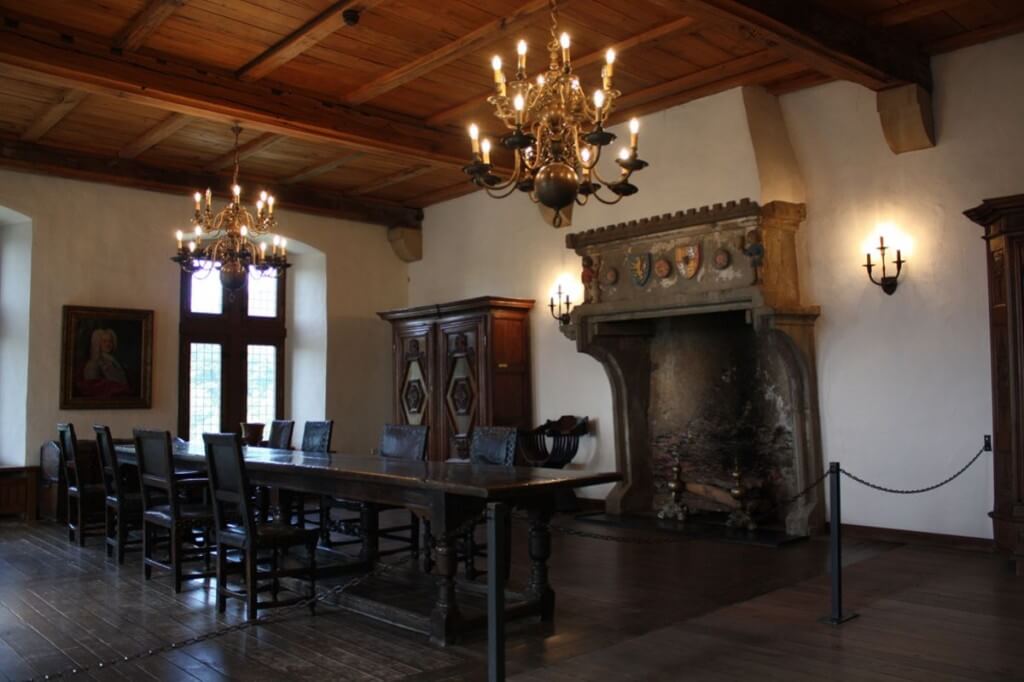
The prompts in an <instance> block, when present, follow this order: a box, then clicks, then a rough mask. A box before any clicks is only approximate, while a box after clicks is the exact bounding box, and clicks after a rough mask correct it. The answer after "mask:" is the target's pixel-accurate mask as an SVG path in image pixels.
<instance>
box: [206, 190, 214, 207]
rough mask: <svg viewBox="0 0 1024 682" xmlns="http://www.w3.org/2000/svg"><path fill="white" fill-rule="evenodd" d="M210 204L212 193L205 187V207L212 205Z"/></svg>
mask: <svg viewBox="0 0 1024 682" xmlns="http://www.w3.org/2000/svg"><path fill="white" fill-rule="evenodd" d="M212 203H213V192H211V191H210V188H209V187H207V188H206V207H207V208H209V207H210V204H212Z"/></svg>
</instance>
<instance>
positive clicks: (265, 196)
mask: <svg viewBox="0 0 1024 682" xmlns="http://www.w3.org/2000/svg"><path fill="white" fill-rule="evenodd" d="M266 200H267V192H266V190H264V191H262V192H260V201H266Z"/></svg>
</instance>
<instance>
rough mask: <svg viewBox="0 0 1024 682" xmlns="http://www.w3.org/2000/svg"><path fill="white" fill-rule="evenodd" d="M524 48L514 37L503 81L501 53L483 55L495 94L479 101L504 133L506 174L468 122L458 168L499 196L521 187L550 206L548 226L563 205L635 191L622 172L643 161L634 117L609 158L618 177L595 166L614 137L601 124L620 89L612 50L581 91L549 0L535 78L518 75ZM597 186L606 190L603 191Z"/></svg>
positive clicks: (561, 217)
mask: <svg viewBox="0 0 1024 682" xmlns="http://www.w3.org/2000/svg"><path fill="white" fill-rule="evenodd" d="M526 50H527V45H526V41H525V40H520V41H519V44H518V46H517V49H516V52H517V54H518V60H517V64H516V75H515V78H514V80H512V81H511V82H507V81H506V80H505V74H504V73H503V72H502V69H501V66H502V62H501V57H499V56H495V57H494V58H493V59H492V60H491V67H492V68H493V70H494V85H495V93H494V94H493V95H492V96H491V97H489V98H488V99H487V101H488V102H490V104H491V105H493V106H494V109H495V115H496V116H497V117H498V118H499V119H501V121H502V123H504V124H505V126H506V127H507V128H508V129H509V130H510V131H511V132H509V133H507V134H506V135H504V136H503V137H502V138H501V144H502V145H503V146H504V147H505V148H506V149H508V150H510V151H511V152H512V153H513V156H514V166H513V169H512V174H511V176H510V177H508V178H506V179H502V178H501V177H499V176H498V175H497V174H496V173H494V172H493V171H494V166H493V164H492V163H491V142H490V140H489V139H486V138H485V139H480V129H479V128H478V127H477V126H476V124H473V125H470V127H469V137H470V140H471V142H472V150H473V161H472V163H470V164H469V165H467V166H466V167H465V168H464V169H463V170H464V171H465V172H466V173H467V174H468V175H469V176H470V177H471V178H472V181H473V182H474V183H475V184H477V185H479V186H480V187H482V188H484V189H485V190H486V191H487V193H488V194H489V195H490V196H492V197H495V198H499V199H503V198H505V197H507V196H509V195H510V194H512V193H513V192H515V191H516V190H519V191H520V192H525V193H527V194H528V195H529V196H530V199H532V200H533V201H534V202H535V203H539V204H541V205H542V206H545V207H547V208H549V209H551V211H553V215H552V217H551V224H552V225H554V226H555V227H560V226H561V225H562V224H564V223H565V221H566V220H567V218H568V216H567V214H566V209H569V208H570V207H571V206H572V204H573V203H574V202H575V203H576V204H579V205H580V206H582V205H584V204H586V203H587V201H588V200H589V199H590V197H594V198H595V199H597V200H598V201H600V202H601V203H604V204H615V203H618V202H619V201H621V200H622V198H623V197H627V196H630V195H632V194H636V192H637V187H636V185H634V184H632V183H631V182H630V178H631V176H632V174H633V173H634V172H635V171H638V170H641V169H643V168H644V167H645V166H647V162H645V161H643V160H641V159H640V158H639V157H638V156H637V142H638V139H639V123H638V122H637V120H636V119H635V118H634V119H631V120H630V122H629V131H630V143H629V146H628V147H623V148H622V149H620V150H619V153H618V157H617V158H616V163H617V164H618V165H619V169H620V172H619V177H618V178H616V179H614V180H606V179H604V178H602V177H601V176H600V175H599V174H598V171H597V164H598V162H599V161H600V160H601V151H602V149H603V148H604V147H607V146H608V145H610V144H611V143H612V142H614V141H615V135H614V133H610V132H608V131H607V130H605V129H604V124H605V123H606V122H607V120H608V115H609V114H610V113H611V111H612V108H613V107H614V105H615V100H616V99H617V98H618V97H619V95H620V94H621V93H620V92H619V91H618V90H616V89H615V88H614V87H612V77H613V75H614V69H615V50H612V49H609V50H608V51H607V53H606V54H605V64H604V67H603V69H602V71H601V87H600V88H599V89H597V90H595V91H594V92H593V95H592V96H590V97H588V96H587V95H586V93H585V92H584V90H583V87H582V85H580V80H579V78H578V77H577V76H575V75H573V72H572V62H571V59H570V56H569V34H568V33H562V34H561V35H559V34H558V8H557V5H556V3H555V0H552V2H551V42H550V43H549V44H548V52H549V55H550V64H549V66H548V69H547V72H546V73H544V74H541V75H539V76H537V78H536V80H535V81H533V80H530V79H529V78H528V77H527V75H526ZM602 189H606V190H607V191H608V192H610V193H611V195H610V196H607V195H604V194H603V193H602V192H601V190H602Z"/></svg>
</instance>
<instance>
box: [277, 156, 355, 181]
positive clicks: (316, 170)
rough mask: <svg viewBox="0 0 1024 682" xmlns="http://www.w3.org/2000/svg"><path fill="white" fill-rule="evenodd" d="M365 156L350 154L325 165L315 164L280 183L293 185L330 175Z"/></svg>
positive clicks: (338, 157) (337, 157)
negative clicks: (336, 169) (319, 176)
mask: <svg viewBox="0 0 1024 682" xmlns="http://www.w3.org/2000/svg"><path fill="white" fill-rule="evenodd" d="M363 156H364V155H363V154H361V153H359V152H349V153H346V154H342V155H341V156H336V157H334V158H333V159H331V160H330V161H327V162H324V163H315V164H313V165H312V166H307V167H306V168H303V169H302V170H300V171H299V172H298V173H295V174H293V175H289V176H287V177H284V178H281V179H280V180H278V182H280V183H282V184H285V185H293V184H295V183H296V182H302V181H303V180H309V179H310V178H315V177H317V176H318V175H323V174H325V173H330V172H331V171H332V170H334V169H335V168H340V167H341V166H344V165H345V164H347V163H352V162H353V161H356V160H357V159H360V158H362V157H363Z"/></svg>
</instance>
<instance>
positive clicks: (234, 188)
mask: <svg viewBox="0 0 1024 682" xmlns="http://www.w3.org/2000/svg"><path fill="white" fill-rule="evenodd" d="M231 193H232V194H233V195H235V200H237V199H238V197H240V196H242V187H241V186H240V185H232V186H231Z"/></svg>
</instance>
